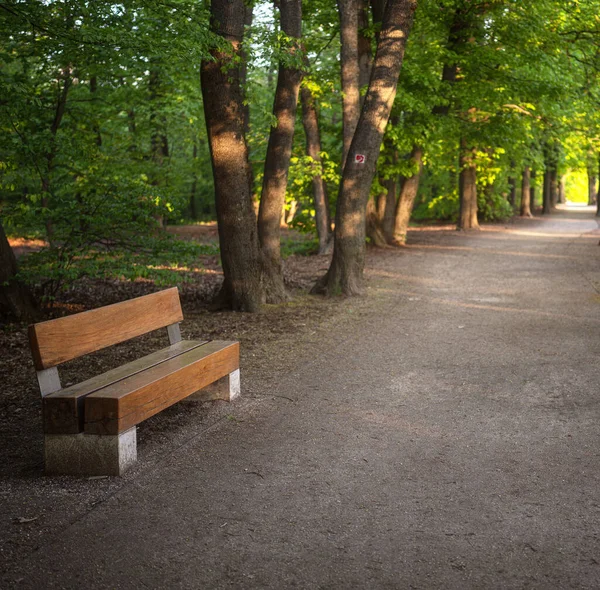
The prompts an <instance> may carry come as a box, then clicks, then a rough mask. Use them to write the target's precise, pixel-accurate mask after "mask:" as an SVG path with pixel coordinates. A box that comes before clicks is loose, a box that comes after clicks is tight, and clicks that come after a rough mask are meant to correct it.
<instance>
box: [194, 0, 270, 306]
mask: <svg viewBox="0 0 600 590" xmlns="http://www.w3.org/2000/svg"><path fill="white" fill-rule="evenodd" d="M210 12H211V29H212V31H213V32H214V33H215V34H217V35H220V36H221V37H223V39H224V40H225V41H226V42H227V43H228V45H229V46H230V48H229V50H227V48H226V49H224V50H219V49H213V50H212V52H211V53H212V56H213V58H214V60H211V61H208V60H207V61H203V62H202V66H201V82H202V95H203V99H204V100H203V102H204V116H205V119H206V129H207V133H208V142H209V147H210V154H211V162H212V168H213V177H214V184H215V203H216V210H217V221H218V227H219V244H220V248H221V262H222V265H223V275H224V281H223V286H222V288H221V292H220V293H219V297H218V301H219V303H221V304H222V305H224V306H227V307H230V308H232V309H234V310H240V311H257V310H258V309H259V307H260V305H261V304H262V303H264V300H265V294H264V286H263V280H262V264H261V258H260V251H259V246H258V232H257V227H256V216H255V214H254V207H253V204H252V183H251V170H250V163H249V161H248V146H247V145H246V138H245V136H244V105H243V94H242V88H241V86H240V66H239V55H240V50H241V42H242V38H243V33H244V15H245V4H244V0H212V2H211V7H210Z"/></svg>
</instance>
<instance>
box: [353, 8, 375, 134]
mask: <svg viewBox="0 0 600 590" xmlns="http://www.w3.org/2000/svg"><path fill="white" fill-rule="evenodd" d="M357 18H358V87H359V92H360V91H361V90H363V89H364V90H366V88H367V87H368V85H369V80H370V79H371V67H372V66H373V55H372V53H371V39H370V38H369V36H368V34H367V29H368V28H369V2H368V0H358V14H357ZM364 98H365V94H364V93H363V94H362V96H361V97H360V106H361V108H362V105H363V103H364ZM357 123H358V119H357Z"/></svg>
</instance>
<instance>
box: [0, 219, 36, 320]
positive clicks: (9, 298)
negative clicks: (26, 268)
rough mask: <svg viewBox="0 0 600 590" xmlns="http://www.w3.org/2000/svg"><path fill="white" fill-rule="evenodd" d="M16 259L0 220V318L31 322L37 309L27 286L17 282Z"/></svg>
mask: <svg viewBox="0 0 600 590" xmlns="http://www.w3.org/2000/svg"><path fill="white" fill-rule="evenodd" d="M16 274H17V260H16V258H15V254H14V252H13V251H12V248H11V247H10V244H9V243H8V238H7V237H6V234H5V233H4V227H3V226H2V221H1V220H0V320H17V321H21V322H33V321H36V320H37V319H39V315H40V314H39V309H38V307H37V305H36V302H35V300H34V298H33V296H32V294H31V291H30V290H29V288H28V287H27V286H26V285H24V284H22V283H21V282H19V281H18V280H17V279H16V278H15V275H16Z"/></svg>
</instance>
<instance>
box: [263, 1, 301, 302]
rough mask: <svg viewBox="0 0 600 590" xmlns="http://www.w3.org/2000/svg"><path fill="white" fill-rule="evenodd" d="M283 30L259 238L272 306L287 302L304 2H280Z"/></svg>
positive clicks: (264, 177) (268, 295)
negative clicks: (286, 215) (285, 222)
mask: <svg viewBox="0 0 600 590" xmlns="http://www.w3.org/2000/svg"><path fill="white" fill-rule="evenodd" d="M279 11H280V15H281V30H282V31H283V33H284V34H285V35H287V37H288V39H289V41H288V43H289V47H288V51H287V52H284V53H282V59H281V61H280V63H279V73H278V76H277V88H276V90H275V99H274V102H273V119H274V121H275V124H274V125H273V126H272V127H271V132H270V134H269V144H268V146H267V156H266V160H265V168H264V176H263V188H262V194H261V199H260V209H259V212H258V237H259V241H260V247H261V253H262V257H263V264H264V280H265V288H266V294H267V301H268V302H269V303H279V302H281V301H284V300H285V299H286V292H285V286H284V284H283V270H282V264H281V237H280V231H281V230H280V227H281V216H282V213H283V206H284V204H285V191H286V187H287V177H288V169H289V166H290V156H291V154H292V143H293V140H294V126H295V121H296V109H297V105H298V92H299V90H300V82H301V81H302V70H301V68H300V63H301V60H302V58H301V55H300V36H301V34H302V4H301V0H280V2H279Z"/></svg>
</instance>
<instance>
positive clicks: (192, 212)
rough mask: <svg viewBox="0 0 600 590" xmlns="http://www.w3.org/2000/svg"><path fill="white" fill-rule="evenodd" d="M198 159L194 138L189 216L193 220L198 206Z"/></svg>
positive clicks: (196, 215) (195, 217)
mask: <svg viewBox="0 0 600 590" xmlns="http://www.w3.org/2000/svg"><path fill="white" fill-rule="evenodd" d="M197 160H198V143H197V142H196V140H195V139H194V149H193V151H192V190H191V191H190V216H191V218H192V219H193V220H194V221H195V220H197V219H198V207H197V204H196V189H197V186H198V172H197V171H196V165H197Z"/></svg>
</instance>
